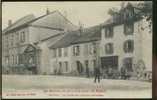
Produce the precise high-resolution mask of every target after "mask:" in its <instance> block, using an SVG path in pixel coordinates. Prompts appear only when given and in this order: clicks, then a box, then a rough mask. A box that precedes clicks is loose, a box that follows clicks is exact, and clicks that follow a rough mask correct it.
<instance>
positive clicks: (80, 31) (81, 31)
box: [79, 21, 83, 36]
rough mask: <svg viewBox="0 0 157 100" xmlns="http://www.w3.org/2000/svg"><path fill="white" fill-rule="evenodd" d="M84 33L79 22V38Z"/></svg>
mask: <svg viewBox="0 0 157 100" xmlns="http://www.w3.org/2000/svg"><path fill="white" fill-rule="evenodd" d="M82 33H83V24H82V23H81V22H80V21H79V36H81V34H82Z"/></svg>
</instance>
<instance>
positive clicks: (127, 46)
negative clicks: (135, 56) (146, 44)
mask: <svg viewBox="0 0 157 100" xmlns="http://www.w3.org/2000/svg"><path fill="white" fill-rule="evenodd" d="M123 49H124V52H125V53H130V52H133V50H134V42H133V40H127V41H125V42H124V47H123Z"/></svg>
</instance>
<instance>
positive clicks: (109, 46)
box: [105, 43, 113, 54]
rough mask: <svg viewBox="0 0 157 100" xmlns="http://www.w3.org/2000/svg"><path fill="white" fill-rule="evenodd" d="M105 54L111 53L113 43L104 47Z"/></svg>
mask: <svg viewBox="0 0 157 100" xmlns="http://www.w3.org/2000/svg"><path fill="white" fill-rule="evenodd" d="M105 52H106V54H112V53H113V43H108V44H106V45H105Z"/></svg>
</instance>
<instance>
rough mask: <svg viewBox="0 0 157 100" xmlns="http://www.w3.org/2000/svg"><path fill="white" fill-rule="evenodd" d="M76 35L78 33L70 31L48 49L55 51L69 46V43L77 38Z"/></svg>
mask: <svg viewBox="0 0 157 100" xmlns="http://www.w3.org/2000/svg"><path fill="white" fill-rule="evenodd" d="M78 33H79V31H72V32H70V33H67V34H65V35H64V36H63V37H62V38H61V39H60V40H58V41H57V42H56V43H54V44H53V45H51V46H50V48H51V49H55V48H63V47H67V46H70V45H71V43H72V42H73V41H75V40H76V39H77V38H78V37H79V36H78Z"/></svg>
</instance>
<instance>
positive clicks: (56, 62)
mask: <svg viewBox="0 0 157 100" xmlns="http://www.w3.org/2000/svg"><path fill="white" fill-rule="evenodd" d="M100 39H101V28H100V25H98V26H94V27H90V28H85V29H81V30H80V29H79V30H77V31H73V32H70V33H67V34H65V36H64V37H63V38H61V39H60V40H58V41H57V42H56V43H55V44H53V45H52V46H51V47H50V49H51V51H52V53H51V54H52V57H51V63H53V66H54V71H55V72H56V74H57V73H58V74H73V75H86V74H87V73H89V75H91V74H93V70H94V67H96V59H97V58H98V55H99V54H98V50H99V44H100V43H99V42H100Z"/></svg>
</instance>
